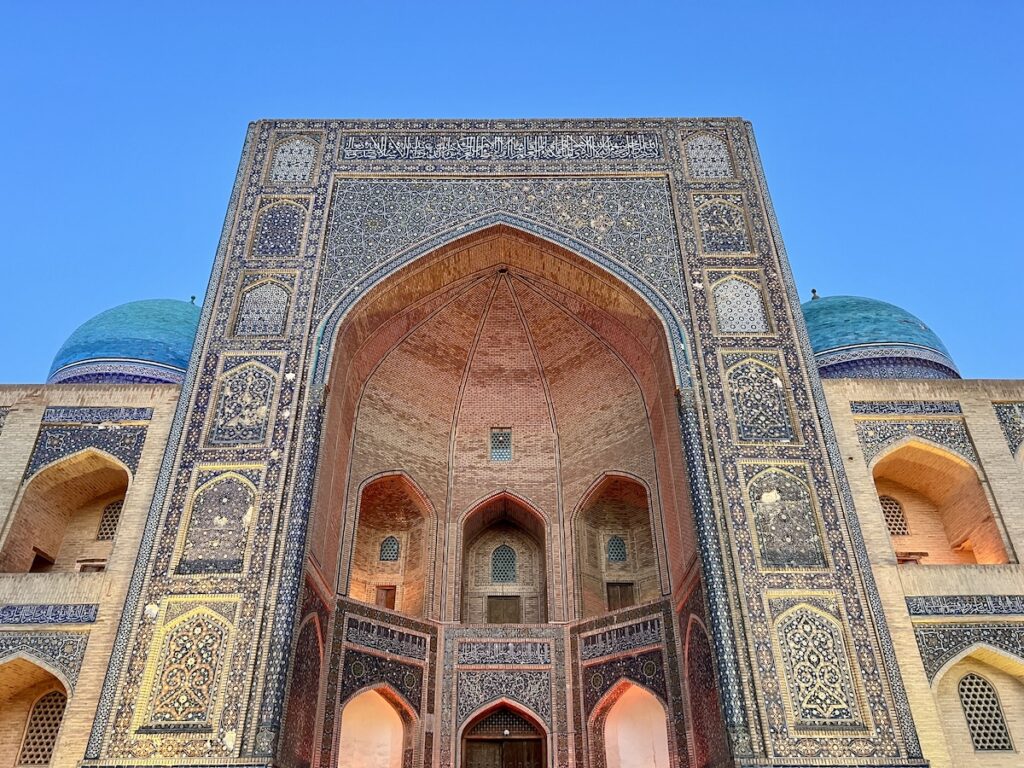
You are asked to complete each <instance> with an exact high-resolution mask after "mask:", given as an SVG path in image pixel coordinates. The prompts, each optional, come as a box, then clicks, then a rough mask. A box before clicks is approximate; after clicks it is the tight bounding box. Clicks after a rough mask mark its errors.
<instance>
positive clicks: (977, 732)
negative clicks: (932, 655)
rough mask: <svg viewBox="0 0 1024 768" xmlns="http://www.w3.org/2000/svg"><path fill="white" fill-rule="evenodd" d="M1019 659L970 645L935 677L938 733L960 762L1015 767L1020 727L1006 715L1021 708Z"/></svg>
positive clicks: (1023, 691) (1023, 687) (1023, 676)
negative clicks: (941, 725)
mask: <svg viewBox="0 0 1024 768" xmlns="http://www.w3.org/2000/svg"><path fill="white" fill-rule="evenodd" d="M1022 680H1024V659H1021V658H1020V657H1018V656H1016V655H1013V654H1010V653H1008V652H1006V651H1004V650H1002V649H1000V648H996V647H994V646H992V645H989V644H988V643H984V642H980V643H974V644H972V645H971V646H969V647H967V648H964V649H962V650H961V651H960V652H959V653H957V654H956V655H955V656H953V657H952V658H950V659H949V660H948V661H947V662H946V663H945V664H944V665H943V666H942V668H941V669H940V670H939V671H938V672H937V673H936V675H935V677H934V679H933V681H932V693H933V695H934V696H935V699H936V703H937V704H938V708H939V713H940V715H941V717H942V720H943V723H944V726H945V727H944V735H945V738H946V742H947V745H948V746H949V749H950V752H951V753H952V754H956V755H958V760H960V764H962V765H964V766H967V767H971V766H978V767H979V768H981V766H985V768H987V767H988V766H994V765H1006V766H1010V765H1014V766H1015V765H1017V763H1018V762H1019V759H1020V755H1019V753H1018V752H1017V750H1018V749H1019V745H1020V744H1021V743H1024V727H1022V724H1021V723H1019V722H1017V720H1015V719H1014V718H1013V717H1008V716H1007V714H1008V713H1011V712H1016V711H1019V708H1020V707H1021V706H1024V683H1022V682H1021V681H1022Z"/></svg>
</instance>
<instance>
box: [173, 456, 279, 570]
mask: <svg viewBox="0 0 1024 768" xmlns="http://www.w3.org/2000/svg"><path fill="white" fill-rule="evenodd" d="M258 497H259V490H258V489H257V487H256V484H255V483H254V482H253V481H252V480H250V479H249V478H248V477H246V476H245V475H244V474H242V473H241V472H237V471H235V470H226V471H224V472H221V473H219V474H216V475H215V476H213V477H211V478H209V479H208V480H206V481H204V482H203V483H202V484H200V485H199V486H198V487H197V488H196V489H195V491H193V492H192V496H191V498H190V499H189V501H188V506H187V508H186V513H185V524H184V525H182V526H181V533H180V534H179V536H178V543H177V547H176V550H177V552H178V557H177V561H176V563H175V570H176V571H177V572H178V573H182V574H192V573H238V572H240V571H241V570H242V566H243V564H244V563H245V558H246V557H247V554H248V550H249V539H250V537H251V536H252V533H253V531H254V530H255V522H256V520H255V518H256V513H257V506H256V505H257V499H258Z"/></svg>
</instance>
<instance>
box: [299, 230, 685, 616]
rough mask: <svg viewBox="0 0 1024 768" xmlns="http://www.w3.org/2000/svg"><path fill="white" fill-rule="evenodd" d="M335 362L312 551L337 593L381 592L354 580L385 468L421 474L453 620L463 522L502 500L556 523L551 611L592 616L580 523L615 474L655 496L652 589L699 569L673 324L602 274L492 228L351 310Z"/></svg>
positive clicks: (549, 537) (434, 577)
mask: <svg viewBox="0 0 1024 768" xmlns="http://www.w3.org/2000/svg"><path fill="white" fill-rule="evenodd" d="M330 354H331V364H330V374H329V375H328V377H327V380H326V387H325V403H326V413H325V422H324V426H323V431H322V439H321V451H320V464H319V472H318V483H317V489H316V495H315V500H314V506H313V512H312V516H311V530H310V537H309V540H310V547H309V555H310V567H311V568H312V569H314V570H315V571H317V572H318V574H319V575H320V576H321V577H322V578H323V579H324V580H325V581H326V582H328V583H333V584H334V585H335V586H336V589H337V590H338V592H339V594H342V595H349V596H351V597H353V598H355V599H359V600H363V601H367V602H372V600H368V598H367V595H368V593H367V590H366V589H365V586H358V584H357V581H358V580H355V573H356V570H354V569H357V565H356V563H357V561H358V560H359V556H358V555H357V553H356V550H357V544H356V542H357V541H359V540H360V534H361V533H362V531H361V529H360V525H361V523H360V522H359V503H360V498H361V494H362V493H363V490H362V489H364V488H365V487H366V485H367V483H368V482H369V481H370V480H371V479H372V478H375V477H378V476H381V475H386V474H389V473H402V474H403V475H404V476H406V477H408V479H409V481H410V482H411V483H412V484H414V485H415V487H416V488H417V489H418V490H419V492H420V493H421V494H422V504H423V508H425V509H431V510H433V512H434V514H435V515H436V520H437V524H436V526H427V527H426V528H424V530H423V534H422V544H423V547H424V551H425V556H424V562H426V563H428V564H429V566H430V569H432V572H428V573H424V575H423V582H424V584H426V585H428V587H427V590H428V591H429V594H426V595H424V597H423V605H422V610H421V611H420V610H417V611H416V613H417V614H420V615H422V616H424V617H425V618H434V619H444V620H455V619H457V618H458V614H459V613H460V610H461V607H462V605H461V601H460V598H459V595H460V594H461V592H462V590H461V586H462V579H463V576H464V568H463V567H462V563H463V558H462V555H463V552H462V547H463V546H464V545H466V544H468V543H469V542H467V541H464V540H463V535H464V528H463V523H462V522H460V521H463V520H464V518H465V516H466V515H468V514H469V513H470V512H471V511H472V510H474V509H476V508H478V507H479V506H480V504H481V503H483V502H484V501H485V500H486V499H488V498H491V497H493V496H495V495H497V494H507V495H508V497H510V498H518V499H521V500H522V501H523V502H524V503H525V504H526V505H527V506H528V507H529V508H531V509H532V510H535V511H536V513H537V515H539V517H540V518H541V519H542V520H543V521H544V525H543V527H544V529H545V531H546V534H545V536H546V538H545V540H544V541H543V542H542V543H541V550H540V551H541V552H543V553H544V554H545V557H544V558H543V559H544V566H543V567H544V582H545V584H546V591H547V605H546V614H547V618H548V620H551V621H565V620H568V619H571V618H574V617H576V616H578V615H582V611H581V609H580V607H579V606H578V605H577V597H576V594H575V593H576V590H575V589H574V588H573V586H572V585H573V584H575V583H576V581H577V574H576V569H577V565H576V563H577V562H578V559H577V557H576V556H575V553H574V550H575V547H576V542H575V539H574V536H573V530H572V523H571V518H572V515H573V511H574V510H577V509H578V508H579V507H580V505H581V503H582V502H583V499H584V497H585V496H587V495H588V493H590V492H591V491H592V489H593V486H594V484H595V482H596V479H597V478H599V477H601V476H602V475H604V474H607V473H616V474H618V475H620V476H622V477H633V478H636V480H637V482H638V483H639V484H640V485H641V486H642V487H644V488H646V489H649V498H647V499H646V502H645V503H646V505H647V507H648V508H649V515H650V521H651V523H652V524H651V525H649V528H650V529H651V531H650V538H651V540H652V541H651V552H650V553H648V559H649V562H650V569H649V570H650V571H651V577H650V578H647V580H646V581H645V584H648V585H653V587H648V586H645V587H644V595H648V594H651V593H652V592H653V594H655V595H661V594H667V593H668V592H669V590H670V588H671V585H672V584H673V583H675V584H681V583H682V582H683V580H684V577H685V575H686V574H687V573H688V572H689V571H690V569H691V568H692V567H693V565H694V562H695V558H696V555H697V551H696V544H695V538H694V533H693V525H692V512H691V508H690V501H689V495H688V483H687V472H686V467H685V463H684V460H683V456H682V450H681V437H680V430H679V420H678V410H677V408H678V406H677V401H676V376H675V375H674V371H673V360H672V356H671V354H670V352H669V346H668V343H667V338H666V332H665V326H664V323H663V321H662V318H661V317H660V316H659V315H658V313H657V312H655V310H654V309H653V308H652V307H651V305H650V304H649V303H648V302H647V301H646V300H645V299H644V298H643V297H642V296H641V295H640V293H639V292H638V291H637V290H636V289H634V288H632V287H631V286H629V285H627V284H626V283H625V282H623V281H622V280H620V279H619V278H618V277H616V276H614V275H612V274H611V273H609V272H607V271H606V270H604V269H603V268H602V267H599V266H597V265H596V264H594V263H593V262H591V261H588V260H586V259H583V258H581V257H580V256H578V255H576V254H573V253H571V252H569V251H567V250H565V249H564V248H561V247H558V246H555V245H553V244H551V243H550V242H548V241H545V240H542V239H540V238H537V237H535V236H532V235H529V234H526V233H524V232H522V231H519V230H517V229H514V228H512V227H509V226H506V225H499V226H495V227H491V228H488V229H486V230H483V231H480V232H477V233H474V234H472V235H468V236H466V237H464V238H462V239H459V240H457V241H455V242H452V243H450V244H449V245H447V246H444V247H442V248H439V249H438V250H436V251H434V252H432V253H431V254H428V255H426V256H423V257H421V258H419V259H417V260H416V261H414V262H412V263H411V264H409V265H407V266H405V267H402V268H399V269H397V270H396V271H395V272H394V273H393V274H391V275H390V276H389V277H387V278H386V279H384V280H382V281H381V282H379V283H378V284H377V285H375V286H374V287H373V288H372V289H371V290H369V291H368V292H367V294H366V295H365V296H364V297H363V298H362V299H361V300H360V301H359V302H358V303H357V304H355V305H354V306H353V307H352V308H351V309H350V310H349V311H348V313H347V314H346V315H345V317H344V318H343V319H342V321H341V323H340V325H339V327H338V328H337V330H336V333H335V335H334V342H333V347H332V348H331V351H330ZM506 438H507V439H508V440H509V444H508V446H507V451H506V450H505V447H504V444H503V443H502V442H501V441H503V440H505V439H506ZM495 446H498V448H499V449H500V450H498V451H497V452H496V451H495ZM645 514H647V512H645ZM634 516H635V515H634ZM630 526H633V523H632V522H631V523H630ZM633 527H635V526H633ZM430 528H432V530H429V529H430ZM630 530H632V527H631V528H630ZM530 535H531V536H533V537H534V539H535V540H537V541H538V542H539V539H537V537H536V536H535V534H530ZM369 538H374V537H372V536H371V537H369ZM364 560H365V558H364ZM430 569H428V570H430ZM357 593H358V594H357ZM396 608H397V609H398V610H401V605H400V604H396Z"/></svg>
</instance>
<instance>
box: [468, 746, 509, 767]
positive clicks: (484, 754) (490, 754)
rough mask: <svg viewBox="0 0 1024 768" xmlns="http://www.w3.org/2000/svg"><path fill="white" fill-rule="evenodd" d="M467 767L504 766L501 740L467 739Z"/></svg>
mask: <svg viewBox="0 0 1024 768" xmlns="http://www.w3.org/2000/svg"><path fill="white" fill-rule="evenodd" d="M463 765H464V766H465V768H502V765H501V742H500V741H467V742H466V755H465V759H464V760H463Z"/></svg>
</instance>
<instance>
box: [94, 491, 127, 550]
mask: <svg viewBox="0 0 1024 768" xmlns="http://www.w3.org/2000/svg"><path fill="white" fill-rule="evenodd" d="M122 509H124V499H118V500H117V501H112V502H110V503H109V504H107V506H105V507H104V508H103V515H102V516H100V527H99V530H97V531H96V541H113V539H114V534H115V533H117V524H118V523H119V522H120V521H121V510H122Z"/></svg>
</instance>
